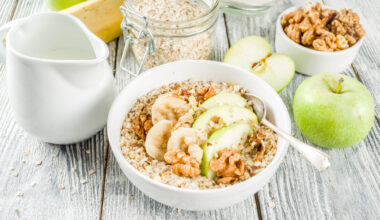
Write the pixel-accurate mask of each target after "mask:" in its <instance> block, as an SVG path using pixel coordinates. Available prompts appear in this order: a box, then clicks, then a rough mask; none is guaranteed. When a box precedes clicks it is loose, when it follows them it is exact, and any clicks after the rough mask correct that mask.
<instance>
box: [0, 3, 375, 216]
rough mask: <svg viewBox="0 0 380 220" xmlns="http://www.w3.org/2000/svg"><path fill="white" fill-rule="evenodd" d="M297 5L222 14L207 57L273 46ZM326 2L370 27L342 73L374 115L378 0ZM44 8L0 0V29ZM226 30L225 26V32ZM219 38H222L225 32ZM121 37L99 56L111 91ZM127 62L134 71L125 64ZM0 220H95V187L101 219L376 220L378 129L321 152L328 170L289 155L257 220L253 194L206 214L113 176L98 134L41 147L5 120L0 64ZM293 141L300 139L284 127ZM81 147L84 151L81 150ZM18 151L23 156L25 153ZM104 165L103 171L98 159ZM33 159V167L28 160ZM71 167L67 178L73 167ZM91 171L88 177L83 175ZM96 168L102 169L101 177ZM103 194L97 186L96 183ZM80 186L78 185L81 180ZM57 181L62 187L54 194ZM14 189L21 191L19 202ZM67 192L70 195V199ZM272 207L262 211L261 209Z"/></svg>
mask: <svg viewBox="0 0 380 220" xmlns="http://www.w3.org/2000/svg"><path fill="white" fill-rule="evenodd" d="M305 3H306V1H303V0H283V1H276V6H275V7H274V8H272V9H271V11H270V12H269V13H268V14H267V15H265V16H263V17H256V18H247V17H240V16H234V15H226V16H225V18H226V20H224V18H223V16H221V19H220V20H219V21H218V24H217V29H216V33H215V37H216V45H215V48H216V50H215V52H214V54H213V59H214V60H218V61H220V60H222V58H223V56H224V53H225V51H226V50H227V49H228V45H229V44H230V43H234V42H236V41H237V40H239V39H241V38H242V37H244V36H248V35H252V34H255V35H261V36H264V37H266V38H267V39H268V40H269V41H270V43H271V45H272V47H273V46H274V34H275V28H274V26H273V24H274V22H275V20H276V18H277V16H278V14H279V13H281V12H282V11H283V10H284V9H285V8H287V7H291V6H292V5H294V4H299V5H301V4H305ZM327 4H328V5H332V6H338V7H349V8H354V10H358V11H361V13H362V15H363V16H364V17H365V18H366V20H367V23H368V26H369V27H370V28H369V29H368V28H367V32H368V33H367V36H366V39H365V41H364V44H363V46H362V48H361V51H360V53H359V55H358V57H357V58H356V59H355V61H354V63H353V66H354V67H355V70H356V73H355V71H354V70H353V69H352V68H349V69H347V70H346V71H344V74H347V75H350V76H353V77H357V76H358V77H359V79H360V80H361V81H362V82H363V83H364V84H365V85H366V86H367V87H368V88H369V90H370V91H371V93H372V95H373V97H374V101H375V103H376V115H377V116H378V117H379V116H380V114H379V113H380V89H379V86H378V85H379V83H380V75H379V63H380V62H379V61H378V57H379V55H380V52H379V48H380V43H379V42H378V40H377V36H379V34H380V33H379V30H380V23H379V22H380V14H379V13H378V9H379V8H380V2H379V1H371V0H365V1H364V0H363V1H355V0H327ZM44 10H46V8H45V6H44V4H43V1H42V0H18V1H16V0H2V1H0V24H4V23H6V22H7V21H9V20H11V19H12V18H13V19H17V18H21V17H25V16H29V15H31V14H33V13H36V12H38V11H44ZM225 23H226V24H227V27H226V26H225ZM226 33H227V34H228V35H226ZM123 46H124V42H123V40H122V39H120V40H115V41H113V42H111V43H109V48H110V57H109V59H108V61H109V63H110V64H111V66H112V67H113V68H114V69H115V72H116V83H117V87H118V88H119V90H121V89H122V88H124V87H125V85H126V84H127V83H128V81H129V78H128V77H127V75H126V74H125V73H124V72H122V71H121V70H120V66H119V59H120V57H121V50H122V48H123ZM128 65H130V66H132V65H134V63H133V61H132V60H129V61H128ZM306 78H307V77H306V76H303V75H299V74H296V76H295V77H294V80H293V81H292V82H291V84H290V85H289V86H288V87H287V88H286V89H285V90H284V91H282V92H281V94H280V95H281V97H282V98H283V100H284V102H285V103H286V105H287V108H288V110H289V113H290V114H291V113H292V98H293V96H294V93H295V91H296V88H297V87H298V85H299V84H300V83H301V82H302V81H303V80H304V79H306ZM0 103H1V105H0V146H1V148H0V176H1V178H0V219H28V218H32V219H57V218H58V219H96V218H98V217H99V214H100V209H101V200H102V190H104V198H103V199H104V200H103V209H102V210H103V213H102V216H100V217H103V218H104V219H258V218H260V219H261V218H262V219H378V217H379V216H380V185H379V183H380V171H379V168H378V167H380V159H379V158H380V149H379V148H378V146H379V145H380V127H379V124H378V123H377V124H375V125H374V127H373V128H372V130H371V132H370V133H369V135H368V137H367V138H366V139H365V140H364V141H362V142H361V143H360V144H358V145H356V146H354V147H352V148H348V149H338V150H324V151H325V152H327V153H328V154H329V155H330V162H331V163H332V167H331V168H330V169H329V170H328V171H327V172H324V173H319V172H317V171H316V170H314V169H313V168H312V167H311V166H310V165H309V164H308V162H306V161H305V160H304V159H303V158H302V157H301V156H300V154H299V153H297V152H296V151H295V150H293V149H292V148H289V151H288V154H287V156H286V158H285V160H284V163H283V164H282V165H281V166H280V168H279V170H278V172H277V173H276V175H275V176H274V177H273V178H272V180H271V181H270V183H269V184H268V185H266V186H265V187H264V188H263V189H262V190H261V191H260V192H259V193H258V199H259V205H260V207H261V210H260V216H259V214H258V212H257V208H256V205H258V204H256V202H255V198H254V197H253V196H252V197H250V198H249V199H247V200H246V201H244V202H241V203H239V204H237V205H235V206H232V207H230V208H226V209H223V210H213V211H205V212H190V211H183V210H182V211H181V212H179V211H178V210H177V209H173V208H171V207H168V206H165V205H163V204H161V203H158V202H156V201H154V200H152V199H150V198H149V197H147V196H145V195H144V194H143V193H142V192H141V191H139V190H138V189H137V188H136V187H135V186H134V185H132V184H131V183H130V182H129V181H128V179H127V178H126V177H125V175H124V174H123V173H122V171H121V169H120V168H119V165H118V164H117V162H116V160H115V158H114V156H113V154H112V152H110V151H111V150H110V149H108V152H109V155H108V158H106V155H107V152H106V150H107V148H106V146H107V144H106V132H105V129H104V130H102V131H101V132H99V133H98V134H96V135H95V136H94V137H92V138H91V139H88V140H86V141H83V142H80V143H78V144H75V145H65V146H57V145H49V144H46V143H42V142H40V141H39V140H38V139H36V138H34V137H31V136H30V135H28V134H27V133H25V131H23V130H22V129H21V128H20V127H18V126H17V124H16V123H15V121H14V118H13V115H12V110H11V108H10V106H9V100H8V95H7V91H6V72H5V67H4V65H0ZM292 134H294V135H295V136H296V137H298V138H300V139H301V140H304V141H306V140H305V139H304V137H303V136H302V134H301V133H300V132H299V130H298V128H297V127H296V125H295V123H294V120H293V121H292ZM86 150H90V154H88V153H86ZM24 152H27V154H24ZM106 159H108V166H107V167H105V160H106ZM39 160H41V161H42V164H41V165H37V164H36V162H37V161H39ZM73 168H76V171H75V172H73V171H72V169H73ZM90 169H94V171H95V174H93V175H90V174H89V173H88V171H89V170H90ZM103 171H105V172H103ZM14 172H17V173H18V176H17V177H15V176H13V175H12V174H13V173H14ZM104 174H106V178H105V185H104V186H105V187H104V189H102V180H103V178H104V176H103V175H104ZM82 179H84V180H87V181H88V183H87V184H81V183H80V180H82ZM60 184H62V185H63V186H65V189H63V190H60V189H58V185H60ZM18 192H22V193H24V194H23V196H21V197H18V196H16V194H17V193H18ZM72 192H74V194H72ZM272 202H273V204H274V205H275V207H274V208H270V207H269V203H272Z"/></svg>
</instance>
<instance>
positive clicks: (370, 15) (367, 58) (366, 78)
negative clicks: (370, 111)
mask: <svg viewBox="0 0 380 220" xmlns="http://www.w3.org/2000/svg"><path fill="white" fill-rule="evenodd" d="M328 3H329V4H331V5H332V6H335V7H339V6H340V7H346V8H353V9H354V10H355V11H358V12H359V13H360V14H361V16H362V17H363V18H364V20H365V21H366V23H367V27H366V31H367V34H366V37H365V39H364V42H363V45H362V47H361V49H360V52H359V55H358V56H357V58H356V59H355V60H354V62H353V65H354V67H355V68H356V70H357V72H358V74H359V77H360V80H361V81H362V82H363V84H364V85H365V86H366V87H367V88H368V89H369V91H370V92H371V94H372V97H373V99H374V102H375V104H376V107H375V110H376V115H377V117H378V119H379V117H380V61H379V57H380V41H379V39H378V38H379V35H380V13H379V9H380V1H371V0H365V1H355V0H328Z"/></svg>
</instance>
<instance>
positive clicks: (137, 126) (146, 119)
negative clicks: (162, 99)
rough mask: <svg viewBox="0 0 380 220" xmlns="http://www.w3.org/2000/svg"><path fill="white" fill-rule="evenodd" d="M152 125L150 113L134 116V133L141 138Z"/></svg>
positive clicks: (143, 137)
mask: <svg viewBox="0 0 380 220" xmlns="http://www.w3.org/2000/svg"><path fill="white" fill-rule="evenodd" d="M152 127H153V122H152V118H151V116H150V115H147V114H141V115H139V116H138V117H136V118H135V120H134V121H133V130H134V131H135V133H136V135H137V136H138V137H139V138H141V139H145V137H146V135H147V134H148V131H149V130H150V129H151V128H152Z"/></svg>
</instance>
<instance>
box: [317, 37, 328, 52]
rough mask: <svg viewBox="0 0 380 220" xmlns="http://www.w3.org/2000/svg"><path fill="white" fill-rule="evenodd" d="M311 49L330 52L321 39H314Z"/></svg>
mask: <svg viewBox="0 0 380 220" xmlns="http://www.w3.org/2000/svg"><path fill="white" fill-rule="evenodd" d="M313 48H314V49H315V50H319V51H332V49H330V48H329V47H328V46H327V45H326V41H324V40H323V39H316V40H314V41H313Z"/></svg>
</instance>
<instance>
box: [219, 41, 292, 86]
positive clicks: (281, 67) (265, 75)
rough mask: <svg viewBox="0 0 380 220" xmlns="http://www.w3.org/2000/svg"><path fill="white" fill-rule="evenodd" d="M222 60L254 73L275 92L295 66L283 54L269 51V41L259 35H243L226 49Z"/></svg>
mask: <svg viewBox="0 0 380 220" xmlns="http://www.w3.org/2000/svg"><path fill="white" fill-rule="evenodd" d="M224 62H225V63H229V64H232V65H235V66H238V67H241V68H243V69H246V70H249V71H251V72H252V73H254V74H256V75H257V76H259V77H260V78H262V79H263V80H265V82H267V83H268V84H269V85H271V86H272V87H273V88H274V89H275V90H276V91H277V92H280V91H281V90H282V89H284V88H285V87H286V86H287V85H288V84H289V83H290V82H291V81H292V79H293V76H294V73H295V66H294V62H293V60H292V59H291V58H290V57H289V56H287V55H285V54H277V53H274V54H272V53H271V49H270V45H269V42H268V41H267V40H266V39H265V38H262V37H259V36H249V37H245V38H243V39H241V40H239V41H238V42H236V43H235V44H234V45H232V46H231V48H230V49H229V50H228V51H227V53H226V55H225V57H224Z"/></svg>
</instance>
